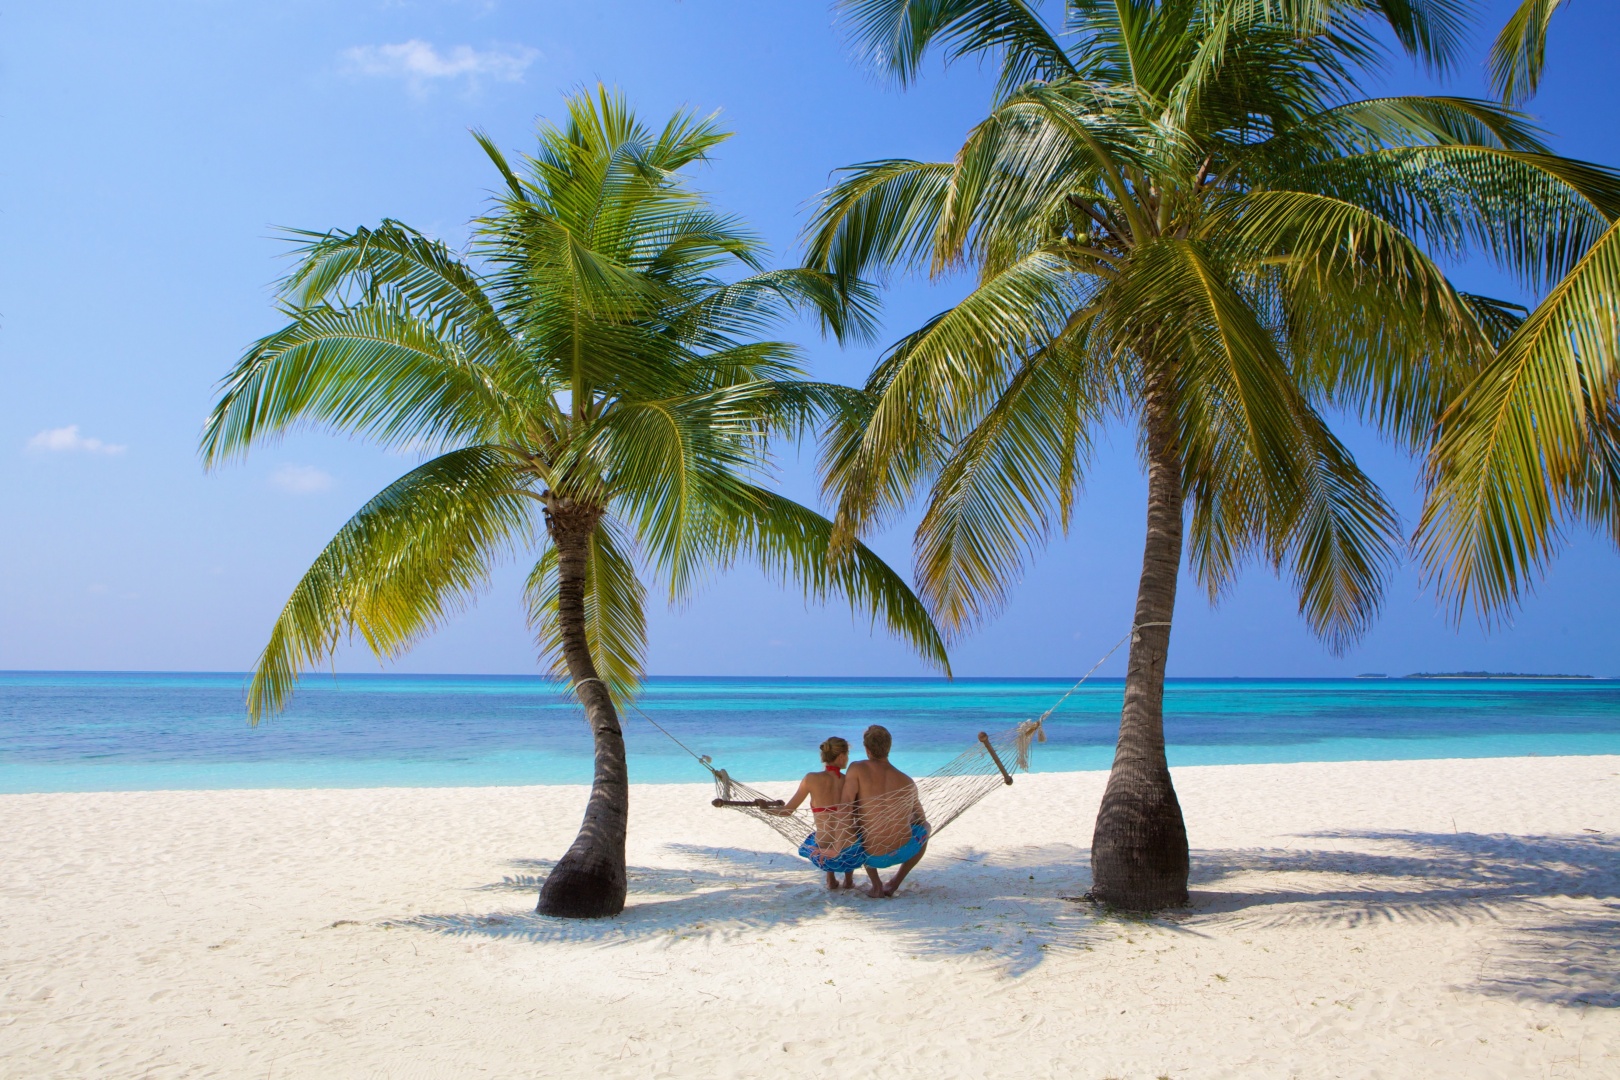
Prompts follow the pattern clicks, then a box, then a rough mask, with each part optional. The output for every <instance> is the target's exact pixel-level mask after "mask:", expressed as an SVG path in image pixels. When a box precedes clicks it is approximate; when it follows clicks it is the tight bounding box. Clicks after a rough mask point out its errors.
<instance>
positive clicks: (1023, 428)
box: [807, 0, 1620, 909]
mask: <svg viewBox="0 0 1620 1080" xmlns="http://www.w3.org/2000/svg"><path fill="white" fill-rule="evenodd" d="M842 7H843V9H844V12H845V14H846V15H847V16H848V17H849V21H850V25H851V26H852V29H853V34H854V37H855V40H856V42H857V45H858V47H859V50H860V51H861V53H862V54H863V55H865V56H867V57H869V58H871V59H873V60H875V61H876V62H877V63H878V64H879V65H880V66H881V67H883V68H884V69H885V70H887V71H889V72H891V73H892V74H895V75H897V76H899V77H900V78H902V79H906V78H909V77H911V76H912V75H913V74H914V73H915V71H916V70H917V66H918V63H919V62H920V58H921V57H922V56H923V55H924V54H925V53H926V51H927V50H928V49H929V48H930V47H935V48H939V49H942V50H944V51H945V53H946V54H947V56H948V57H954V56H960V55H970V54H974V53H983V52H988V53H991V54H994V55H997V56H999V57H1000V59H1001V61H1002V70H1003V77H1002V80H1001V84H1000V88H999V90H998V95H997V101H996V103H995V106H994V109H993V111H992V112H991V114H990V115H989V117H988V118H987V119H985V120H984V121H983V122H982V123H980V124H978V125H977V126H975V127H974V128H973V129H972V130H971V132H970V133H969V134H968V136H967V139H966V141H965V142H964V144H963V145H962V147H961V148H960V150H959V151H958V152H957V153H956V155H955V157H954V158H953V159H952V160H949V161H940V162H923V161H912V160H881V161H873V162H868V163H865V164H861V165H856V166H853V167H851V168H848V169H845V170H843V171H842V173H841V174H840V175H839V177H838V179H837V181H836V183H835V185H834V186H833V187H832V188H831V189H830V190H829V191H828V192H827V193H826V194H825V196H824V199H823V201H822V204H821V207H820V210H819V212H818V214H817V216H816V218H815V220H814V222H813V223H812V226H811V228H810V232H809V249H808V258H807V264H808V265H809V266H811V267H814V268H816V269H820V270H824V271H826V272H827V273H829V274H831V275H833V276H834V277H835V278H837V279H838V280H839V281H840V282H847V283H849V284H850V286H851V287H852V288H853V287H855V285H856V283H858V282H860V281H862V280H864V279H867V278H870V277H872V276H874V275H877V274H880V273H881V272H882V271H883V269H884V268H886V267H894V266H909V267H914V268H920V269H926V270H928V271H929V272H931V273H934V274H941V273H947V272H951V271H953V270H957V269H962V270H966V271H969V272H971V273H972V274H973V275H974V276H975V284H974V287H973V289H972V291H971V293H970V294H969V295H968V296H967V297H966V298H965V299H964V300H962V301H961V302H960V303H958V304H956V305H955V306H953V307H951V308H950V309H948V310H946V311H944V312H942V313H940V314H939V315H938V316H936V317H935V318H933V319H932V320H930V321H929V322H928V323H927V324H926V325H924V326H922V327H920V328H918V329H917V330H915V331H914V332H913V333H910V334H908V335H907V336H905V337H904V338H902V339H901V340H900V341H899V342H898V343H897V344H896V345H895V346H894V347H893V348H892V349H891V350H890V351H889V353H888V354H887V355H886V356H885V357H884V358H883V360H882V361H881V362H880V363H879V365H878V366H877V368H876V369H875V371H874V372H873V374H872V376H871V378H870V380H869V382H868V384H867V386H866V391H867V404H866V407H865V412H864V414H862V415H855V414H850V413H845V414H843V415H842V417H841V418H840V421H839V423H838V424H837V426H836V428H835V431H834V433H833V436H832V437H831V438H830V440H829V442H828V446H827V451H826V462H825V464H826V475H827V485H828V488H829V491H830V493H831V495H832V496H833V497H834V498H835V499H836V501H837V516H836V521H837V523H838V527H839V539H840V541H842V540H845V539H848V538H853V537H855V536H858V535H862V534H863V533H864V532H865V531H866V530H868V529H870V528H873V527H877V526H879V525H881V524H882V523H883V522H884V521H886V520H889V519H890V518H891V517H892V516H893V515H894V514H895V513H897V512H898V511H899V509H900V508H901V507H903V506H905V505H908V504H909V503H910V502H911V501H912V500H914V499H920V500H921V501H922V503H923V505H924V508H925V512H924V515H923V518H922V521H921V524H920V526H919V527H918V529H917V533H916V567H917V570H916V574H917V579H918V583H919V591H920V592H921V593H922V595H923V597H924V599H925V600H926V602H927V603H928V605H929V607H930V609H931V610H932V611H933V612H934V613H935V615H936V616H937V618H938V619H939V620H940V622H941V623H942V625H943V626H944V627H945V628H946V629H947V631H949V632H952V633H962V632H965V631H967V630H969V629H971V628H972V627H974V626H975V625H977V624H978V623H980V622H981V621H982V620H984V619H986V618H988V617H990V616H992V615H993V614H994V613H995V612H996V611H997V610H998V609H999V607H1000V606H1001V605H1002V603H1003V602H1004V601H1005V599H1006V596H1007V591H1008V589H1009V588H1010V585H1011V583H1012V582H1015V581H1016V580H1018V579H1019V577H1020V576H1021V570H1022V567H1023V565H1024V563H1025V561H1026V560H1027V559H1028V558H1029V557H1030V556H1031V555H1032V553H1034V552H1035V551H1036V550H1038V549H1039V548H1040V546H1041V545H1042V543H1043V542H1044V541H1045V540H1046V539H1047V538H1048V537H1049V536H1050V535H1051V533H1052V532H1053V531H1054V529H1063V528H1066V527H1067V526H1068V524H1069V522H1070V519H1071V516H1072V514H1073V513H1074V508H1075V498H1076V494H1077V492H1078V491H1079V489H1080V487H1081V485H1082V484H1083V482H1084V479H1085V476H1086V472H1087V467H1088V461H1089V456H1090V449H1091V440H1092V439H1093V437H1094V436H1095V435H1096V433H1097V432H1099V431H1100V430H1103V428H1104V427H1105V425H1107V424H1109V423H1111V422H1118V421H1123V422H1125V423H1128V424H1130V425H1131V426H1132V427H1134V429H1135V431H1136V433H1137V438H1138V447H1139V451H1140V453H1141V457H1142V460H1143V463H1144V466H1145V470H1146V473H1147V487H1148V505H1147V530H1146V541H1145V547H1144V553H1143V567H1142V574H1141V579H1140V585H1139V592H1138V598H1137V604H1136V610H1135V617H1134V620H1133V634H1132V638H1131V641H1132V644H1131V651H1130V656H1129V660H1128V666H1127V674H1126V686H1125V701H1124V706H1123V710H1122V716H1121V725H1120V734H1119V742H1118V746H1117V750H1116V757H1115V763H1114V770H1113V773H1112V775H1111V777H1110V780H1109V784H1108V788H1107V791H1106V794H1105V796H1104V799H1103V803H1102V807H1101V809H1100V812H1099V815H1098V818H1097V822H1096V826H1095V831H1094V834H1093V846H1092V872H1093V881H1094V884H1093V890H1092V894H1093V896H1094V897H1095V898H1097V899H1099V900H1103V901H1106V902H1109V903H1113V904H1117V905H1119V906H1122V907H1127V908H1135V909H1151V908H1157V907H1164V906H1170V905H1175V904H1179V903H1183V902H1185V900H1186V896H1187V893H1186V886H1187V876H1188V851H1187V842H1186V832H1185V827H1184V824H1183V821H1182V817H1181V811H1180V808H1179V805H1178V803H1177V800H1176V796H1175V791H1174V788H1173V785H1172V784H1171V781H1170V775H1169V771H1168V767H1167V764H1166V757H1165V746H1164V729H1163V686H1164V673H1165V664H1166V660H1167V657H1168V650H1169V641H1170V626H1171V621H1172V617H1173V611H1174V605H1175V599H1176V587H1177V579H1178V573H1179V567H1180V563H1181V559H1182V554H1183V544H1184V540H1185V542H1186V545H1187V547H1188V552H1187V554H1188V560H1189V563H1190V567H1191V569H1192V572H1193V573H1194V575H1195V576H1196V578H1197V579H1198V580H1199V582H1200V583H1201V584H1202V585H1203V586H1204V588H1205V590H1206V591H1207V592H1208V593H1209V595H1210V596H1211V598H1215V597H1218V596H1219V595H1220V594H1221V593H1222V592H1223V591H1224V590H1226V589H1227V588H1228V586H1229V585H1230V584H1231V583H1232V581H1233V580H1234V576H1235V575H1236V574H1237V573H1238V571H1239V569H1240V568H1241V566H1242V565H1243V564H1244V563H1245V562H1247V561H1250V560H1253V559H1258V560H1259V561H1261V562H1262V563H1263V564H1265V565H1268V566H1270V567H1272V568H1275V569H1276V570H1278V571H1279V572H1282V573H1284V574H1286V575H1287V576H1288V578H1289V579H1290V580H1291V582H1292V583H1293V586H1294V588H1295V590H1296V591H1297V594H1298V597H1299V605H1300V610H1301V612H1302V614H1303V616H1304V617H1305V619H1306V621H1307V622H1308V623H1309V625H1310V626H1311V627H1312V629H1313V630H1315V631H1316V632H1317V633H1318V634H1320V635H1321V636H1322V637H1323V638H1325V639H1326V641H1327V642H1328V643H1329V645H1330V646H1333V647H1335V648H1343V647H1345V646H1347V645H1348V644H1350V643H1351V642H1353V641H1354V640H1355V639H1356V638H1357V637H1358V636H1359V635H1360V634H1361V633H1362V632H1363V631H1364V630H1365V629H1366V628H1367V626H1368V625H1369V623H1370V621H1371V620H1372V619H1373V618H1374V616H1375V614H1376V613H1377V611H1378V608H1379V604H1380V602H1381V598H1382V595H1383V589H1384V585H1385V582H1386V580H1387V576H1388V573H1389V571H1390V569H1391V567H1392V565H1393V562H1394V560H1395V557H1396V552H1397V549H1398V546H1399V544H1400V541H1401V534H1400V528H1399V523H1398V521H1397V519H1396V516H1395V514H1394V513H1393V512H1392V510H1391V508H1390V506H1389V505H1388V503H1387V502H1386V500H1385V499H1384V497H1383V495H1382V494H1381V493H1380V492H1379V490H1378V488H1377V487H1376V485H1374V483H1373V482H1372V481H1371V480H1370V479H1369V478H1368V477H1367V476H1366V475H1365V474H1364V473H1363V472H1362V471H1361V470H1360V469H1359V468H1358V467H1357V465H1356V463H1355V461H1354V460H1353V458H1352V456H1351V454H1350V453H1349V452H1348V450H1347V449H1346V448H1345V446H1344V445H1343V444H1342V443H1341V442H1340V441H1339V440H1338V439H1337V438H1336V437H1335V436H1334V434H1333V433H1332V431H1331V430H1330V428H1329V426H1328V424H1327V422H1326V420H1325V415H1326V414H1329V413H1331V412H1333V411H1342V412H1345V413H1348V414H1351V415H1353V416H1356V417H1359V418H1361V419H1363V420H1365V421H1367V422H1369V423H1370V424H1372V425H1373V426H1374V427H1376V428H1377V429H1379V430H1380V431H1382V432H1384V433H1386V434H1387V435H1388V436H1389V437H1391V438H1392V439H1394V440H1396V441H1397V442H1399V443H1400V444H1401V445H1403V446H1405V447H1407V448H1410V449H1412V450H1422V449H1424V448H1426V447H1427V445H1428V443H1429V440H1430V438H1431V437H1432V433H1433V431H1434V429H1435V425H1436V422H1437V420H1438V418H1439V417H1440V415H1441V414H1442V412H1443V411H1444V409H1445V408H1446V406H1447V404H1448V402H1449V401H1450V399H1451V397H1452V396H1453V395H1454V394H1455V392H1456V389H1457V387H1458V386H1460V385H1461V384H1462V383H1463V382H1464V381H1465V380H1466V379H1467V378H1468V377H1469V376H1470V374H1471V373H1472V372H1474V371H1476V370H1477V369H1478V367H1479V365H1480V364H1481V363H1483V362H1484V361H1485V360H1486V359H1487V358H1489V357H1490V356H1491V354H1492V351H1493V347H1494V345H1495V344H1496V343H1497V342H1499V341H1501V340H1502V339H1503V338H1504V337H1505V336H1506V335H1507V334H1508V333H1510V332H1511V331H1512V329H1513V326H1514V325H1515V323H1516V321H1517V313H1516V311H1515V310H1514V309H1513V308H1512V307H1511V306H1510V305H1504V304H1502V303H1499V302H1496V301H1492V300H1489V299H1486V298H1482V297H1477V296H1470V295H1467V294H1465V293H1463V292H1460V291H1459V290H1458V289H1456V288H1455V287H1454V286H1453V285H1452V284H1451V282H1450V281H1449V280H1448V279H1447V277H1446V275H1445V274H1444V273H1443V271H1442V270H1441V268H1440V266H1439V265H1438V264H1437V262H1436V259H1437V258H1438V257H1449V256H1452V255H1456V254H1459V253H1461V252H1464V251H1466V250H1470V249H1475V250H1478V249H1483V250H1484V251H1485V252H1486V253H1487V254H1489V255H1491V256H1493V257H1495V258H1496V259H1498V260H1499V261H1501V262H1502V263H1505V264H1507V265H1508V266H1510V267H1512V268H1514V269H1516V270H1518V271H1520V272H1521V273H1522V274H1524V275H1526V276H1528V277H1532V278H1535V277H1540V276H1544V275H1548V274H1557V273H1559V272H1561V270H1562V269H1563V268H1565V267H1566V266H1567V265H1568V264H1569V262H1570V260H1571V257H1572V255H1573V254H1574V253H1576V252H1578V251H1579V250H1580V249H1581V248H1582V247H1583V246H1584V245H1585V244H1586V243H1589V242H1590V238H1592V237H1593V236H1595V235H1597V234H1598V233H1599V232H1600V231H1601V230H1602V229H1603V227H1604V226H1605V225H1606V224H1607V217H1608V216H1609V215H1610V214H1611V213H1612V212H1613V210H1614V209H1615V208H1616V207H1617V206H1620V185H1617V184H1616V178H1615V177H1614V176H1613V175H1612V174H1610V173H1608V172H1606V171H1604V170H1601V169H1598V168H1596V167H1592V166H1588V165H1584V164H1582V163H1579V162H1571V161H1567V160H1564V159H1561V158H1557V157H1554V156H1553V155H1551V154H1550V153H1548V151H1547V149H1546V147H1545V146H1544V145H1543V144H1542V142H1541V141H1540V138H1539V137H1538V133H1537V132H1536V130H1535V129H1534V128H1532V127H1531V126H1530V125H1529V124H1528V123H1526V121H1525V119H1524V117H1522V116H1521V115H1519V114H1517V113H1515V112H1512V111H1510V110H1508V109H1505V108H1503V107H1502V106H1500V105H1497V104H1495V103H1492V102H1485V101H1477V100H1469V99H1461V98H1455V97H1411V96H1406V97H1386V98H1374V99H1364V98H1362V97H1361V96H1360V94H1359V93H1358V92H1357V89H1358V81H1359V80H1360V79H1361V78H1362V77H1363V76H1364V75H1365V73H1366V72H1367V71H1368V70H1370V69H1373V68H1376V66H1377V65H1379V64H1381V63H1382V62H1383V53H1382V52H1381V50H1380V47H1379V46H1378V45H1377V43H1376V42H1377V38H1376V37H1375V36H1374V34H1373V32H1372V29H1371V27H1370V24H1369V20H1370V19H1372V18H1379V19H1387V18H1389V17H1390V16H1389V12H1388V11H1385V8H1388V9H1390V10H1391V11H1396V12H1397V13H1404V17H1406V18H1407V21H1406V23H1405V24H1404V26H1405V36H1404V37H1403V38H1402V40H1403V41H1407V42H1408V44H1409V46H1410V47H1411V48H1412V50H1413V51H1415V52H1417V53H1419V54H1420V55H1423V56H1425V57H1426V58H1428V59H1430V60H1431V61H1433V62H1435V63H1442V62H1446V61H1447V60H1448V59H1449V58H1450V56H1451V55H1452V51H1453V47H1454V44H1455V34H1454V31H1455V29H1456V28H1455V26H1454V25H1453V24H1452V23H1451V22H1448V21H1447V20H1446V18H1444V17H1443V16H1446V15H1447V14H1448V12H1449V8H1447V7H1446V6H1445V5H1444V4H1437V3H1413V4H1405V3H1402V4H1395V3H1390V4H1385V5H1378V4H1370V3H1337V4H1336V3H1329V2H1326V0H1323V2H1318V3H1312V2H1307V0H1301V2H1300V3H1298V4H1277V3H1267V2H1263V0H1106V2H1105V0H1069V2H1068V3H1066V4H1065V5H1064V16H1065V25H1064V27H1063V33H1061V34H1060V33H1058V32H1057V31H1055V30H1053V29H1052V28H1050V27H1048V26H1047V25H1046V24H1045V23H1044V22H1043V21H1042V20H1041V19H1040V18H1039V16H1038V14H1037V13H1036V12H1034V11H1033V10H1032V8H1031V7H1029V6H1027V5H1025V4H1022V3H1008V2H1005V0H983V2H975V0H848V2H847V3H845V4H843V5H842ZM1397 29H1398V30H1400V29H1401V27H1400V26H1398V27H1397Z"/></svg>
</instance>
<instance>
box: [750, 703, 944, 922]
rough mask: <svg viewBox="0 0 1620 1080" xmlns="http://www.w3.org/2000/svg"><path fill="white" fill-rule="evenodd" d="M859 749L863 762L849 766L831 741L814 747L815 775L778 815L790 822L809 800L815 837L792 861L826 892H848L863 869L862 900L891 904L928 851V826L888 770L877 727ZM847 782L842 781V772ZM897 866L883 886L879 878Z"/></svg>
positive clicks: (842, 746) (903, 782)
mask: <svg viewBox="0 0 1620 1080" xmlns="http://www.w3.org/2000/svg"><path fill="white" fill-rule="evenodd" d="M861 741H862V742H863V743H864V744H865V746H866V760H865V761H857V762H855V763H854V764H853V765H851V764H850V762H849V743H848V742H846V741H845V740H843V739H840V738H838V737H837V736H834V737H832V738H830V739H828V740H827V741H826V742H824V743H822V744H821V760H822V763H823V765H824V768H823V769H822V771H821V772H813V773H807V774H805V777H804V780H803V781H801V782H800V784H799V790H798V792H797V793H796V794H795V795H794V796H793V798H792V799H790V800H788V802H787V804H786V805H784V806H783V807H782V809H781V810H780V811H778V812H779V813H783V814H789V813H792V812H793V811H794V810H797V809H798V808H799V805H800V804H801V803H803V802H804V800H805V799H809V800H810V811H811V813H812V815H813V816H814V818H815V822H816V831H815V832H813V833H811V834H810V835H809V837H808V838H806V840H805V841H804V843H803V844H802V845H800V847H799V854H800V855H803V856H804V857H805V858H806V859H809V860H810V862H811V863H813V864H814V865H815V866H816V867H817V868H818V869H820V870H824V871H826V873H827V888H829V889H836V888H838V875H839V874H840V873H841V874H843V875H844V886H843V887H844V888H846V889H851V888H854V887H855V880H854V873H855V871H856V870H857V869H859V868H861V867H865V868H866V873H867V876H868V877H870V878H871V881H872V884H871V888H870V889H869V890H868V893H867V894H868V895H869V896H871V897H872V898H873V899H878V898H881V897H885V896H893V895H894V893H895V890H897V889H898V888H900V883H901V882H903V881H905V880H906V875H907V874H909V873H911V868H912V867H914V866H916V865H917V863H919V862H921V861H922V857H923V853H924V852H926V851H927V850H928V832H929V827H928V819H927V818H925V817H924V816H923V809H922V803H921V802H920V801H918V798H917V785H916V783H915V782H913V780H912V779H911V777H909V776H907V775H906V774H905V773H903V772H901V771H900V770H899V769H897V768H895V767H894V766H893V765H890V764H889V747H890V745H891V743H892V741H893V740H892V738H891V737H890V735H889V730H888V729H887V728H885V727H881V726H879V725H877V724H873V725H872V726H871V727H869V728H867V729H866V734H865V735H864V736H862V738H861ZM846 767H847V768H848V769H849V774H848V775H847V776H846V775H845V774H844V769H845V768H846ZM890 866H898V867H899V868H900V869H899V870H897V871H895V874H894V876H893V877H892V878H890V879H889V881H888V883H887V884H885V883H884V881H883V877H882V875H880V874H879V873H878V871H879V870H881V869H884V868H886V867H890Z"/></svg>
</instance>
